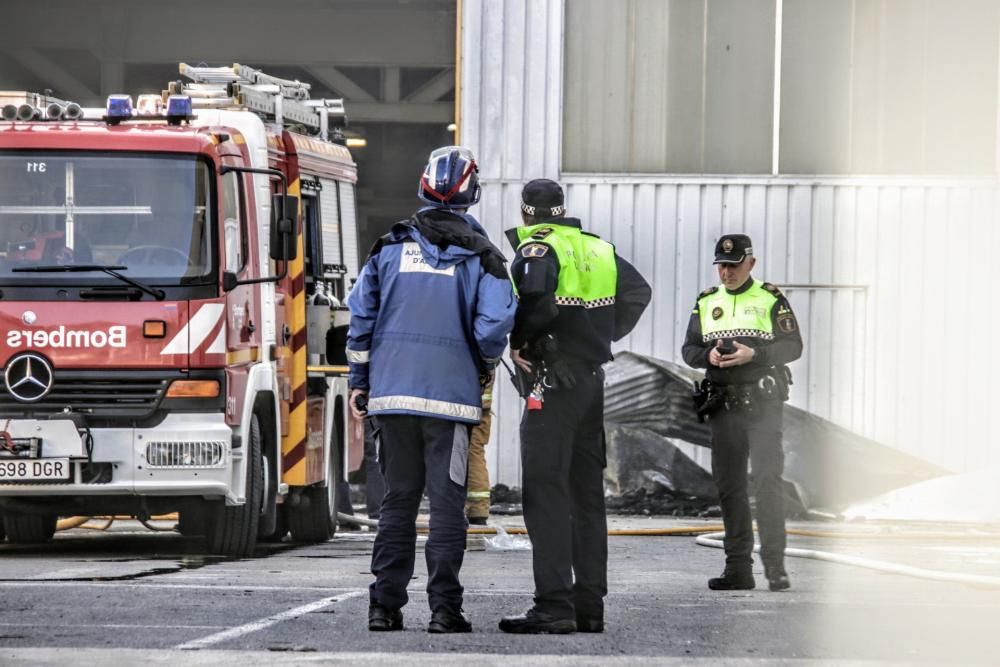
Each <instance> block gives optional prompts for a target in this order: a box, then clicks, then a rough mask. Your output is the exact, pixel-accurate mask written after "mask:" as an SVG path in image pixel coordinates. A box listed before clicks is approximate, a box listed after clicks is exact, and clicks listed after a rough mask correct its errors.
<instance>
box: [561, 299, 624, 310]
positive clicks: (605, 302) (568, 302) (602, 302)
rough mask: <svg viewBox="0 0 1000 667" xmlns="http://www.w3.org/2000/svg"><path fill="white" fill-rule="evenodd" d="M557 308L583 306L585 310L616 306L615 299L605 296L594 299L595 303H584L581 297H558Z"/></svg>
mask: <svg viewBox="0 0 1000 667" xmlns="http://www.w3.org/2000/svg"><path fill="white" fill-rule="evenodd" d="M556 305H557V306H583V307H584V308H601V307H602V306H613V305H615V297H613V296H605V297H601V298H600V299H594V300H593V301H584V300H583V299H581V298H580V297H576V296H557V297H556Z"/></svg>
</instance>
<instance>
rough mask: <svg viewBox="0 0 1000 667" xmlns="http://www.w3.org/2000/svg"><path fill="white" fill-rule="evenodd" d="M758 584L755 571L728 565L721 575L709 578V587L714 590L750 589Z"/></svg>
mask: <svg viewBox="0 0 1000 667" xmlns="http://www.w3.org/2000/svg"><path fill="white" fill-rule="evenodd" d="M756 585H757V582H756V581H754V580H753V572H751V570H750V568H746V569H743V568H740V569H736V568H730V567H727V568H726V569H725V570H724V571H723V572H722V576H721V577H715V578H713V579H709V580H708V587H709V588H711V589H712V590H713V591H749V590H752V589H753V588H754V587H755V586H756Z"/></svg>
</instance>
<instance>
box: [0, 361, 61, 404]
mask: <svg viewBox="0 0 1000 667" xmlns="http://www.w3.org/2000/svg"><path fill="white" fill-rule="evenodd" d="M4 380H5V381H6V382H7V391H8V392H10V395H11V396H12V397H14V398H16V399H17V400H19V401H21V402H23V403H33V402H34V401H37V400H39V399H40V398H42V397H43V396H45V394H47V393H49V390H50V389H52V366H51V365H50V364H49V362H48V361H46V360H45V358H44V357H42V356H39V355H37V354H34V353H33V352H24V353H22V354H19V355H17V356H15V357H13V358H12V359H11V360H10V363H9V364H7V370H6V371H4Z"/></svg>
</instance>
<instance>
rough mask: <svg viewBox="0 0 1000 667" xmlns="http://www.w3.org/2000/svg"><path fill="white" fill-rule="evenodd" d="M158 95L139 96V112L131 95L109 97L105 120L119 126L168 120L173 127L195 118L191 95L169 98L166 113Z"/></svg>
mask: <svg viewBox="0 0 1000 667" xmlns="http://www.w3.org/2000/svg"><path fill="white" fill-rule="evenodd" d="M158 97H159V96H156V95H140V96H139V112H138V113H136V110H135V109H133V107H132V98H131V96H129V95H109V96H108V104H107V107H106V110H105V115H104V120H105V121H106V122H107V123H108V124H109V125H117V124H118V123H120V122H122V121H123V120H131V119H135V120H166V121H167V122H168V123H169V124H171V125H180V124H181V123H182V122H183V121H186V120H191V119H192V118H194V104H193V102H192V101H191V96H190V95H171V96H169V97H168V98H167V105H166V109H165V113H164V109H163V107H162V106H161V105H160V103H159V100H158V99H153V98H158Z"/></svg>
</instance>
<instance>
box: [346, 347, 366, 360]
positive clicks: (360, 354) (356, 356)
mask: <svg viewBox="0 0 1000 667" xmlns="http://www.w3.org/2000/svg"><path fill="white" fill-rule="evenodd" d="M347 360H348V361H349V362H351V363H352V364H367V363H368V350H352V349H350V348H348V349H347Z"/></svg>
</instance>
